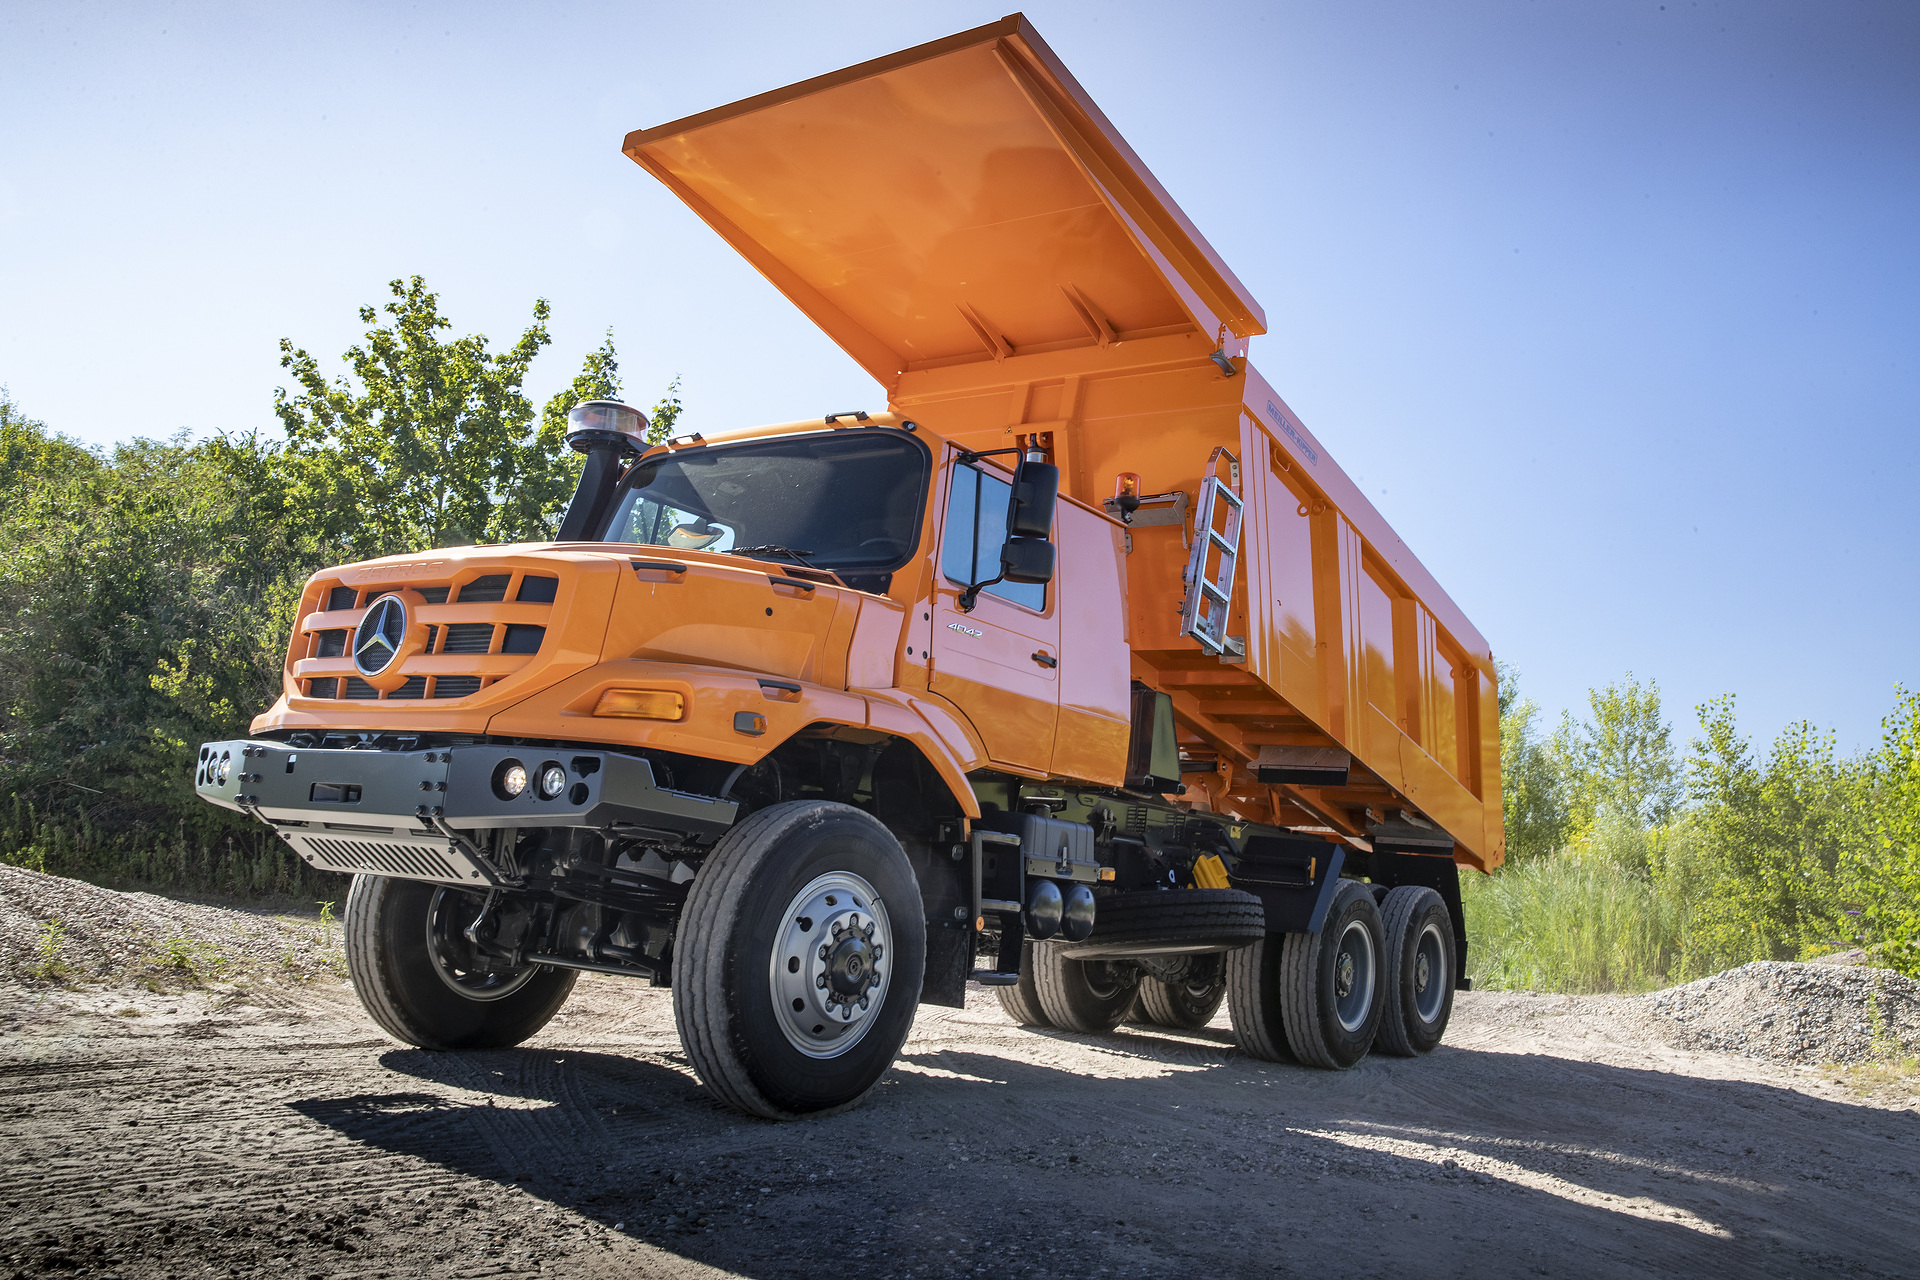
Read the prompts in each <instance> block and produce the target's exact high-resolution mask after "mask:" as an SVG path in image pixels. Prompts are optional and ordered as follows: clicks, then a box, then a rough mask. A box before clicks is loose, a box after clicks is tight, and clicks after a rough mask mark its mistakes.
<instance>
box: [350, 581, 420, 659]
mask: <svg viewBox="0 0 1920 1280" xmlns="http://www.w3.org/2000/svg"><path fill="white" fill-rule="evenodd" d="M406 634H407V606H406V605H404V604H402V603H401V602H400V597H399V596H382V597H381V598H380V599H379V600H376V601H375V602H374V605H373V608H371V609H369V610H367V616H366V617H364V618H362V619H361V620H360V630H359V631H358V632H356V633H355V636H354V646H353V665H354V666H356V667H358V668H360V674H361V675H367V676H377V675H379V674H380V673H381V672H382V671H385V670H386V669H387V668H388V667H389V666H390V665H392V663H393V660H394V657H395V656H396V655H398V654H399V652H400V640H401V638H402V637H403V636H405V635H406Z"/></svg>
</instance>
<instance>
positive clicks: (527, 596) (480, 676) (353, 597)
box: [293, 572, 560, 702]
mask: <svg viewBox="0 0 1920 1280" xmlns="http://www.w3.org/2000/svg"><path fill="white" fill-rule="evenodd" d="M323 590H324V591H325V593H326V594H325V596H324V601H325V606H324V609H323V610H322V613H321V616H320V618H318V619H316V621H320V622H323V623H324V622H331V623H333V625H331V626H321V627H316V628H315V629H314V630H313V631H311V632H309V633H307V634H306V635H305V636H302V637H298V638H296V641H295V645H296V647H295V648H294V651H293V654H294V659H295V661H307V660H313V661H314V662H316V664H317V663H318V662H319V661H320V660H328V661H329V664H330V665H331V666H332V671H331V672H329V673H328V674H325V675H321V674H319V673H317V672H316V673H312V674H309V675H307V676H306V677H305V678H304V679H303V680H302V682H301V688H302V689H303V690H304V692H305V695H306V696H307V697H309V698H326V699H335V700H346V701H355V702H422V701H439V700H444V699H454V698H467V697H472V696H473V695H474V694H477V693H479V692H480V691H481V690H482V689H483V688H485V687H486V686H488V685H490V684H492V683H493V682H494V681H495V680H498V679H500V678H501V677H502V675H504V674H505V673H506V672H508V671H511V670H512V669H513V667H514V666H516V665H518V660H519V659H523V658H526V657H530V656H531V655H533V654H537V653H539V652H540V649H541V646H542V645H543V644H544V643H545V640H546V635H547V626H546V625H542V624H539V623H527V622H518V621H516V622H511V623H509V622H506V621H505V620H504V619H497V620H494V621H480V620H479V619H481V618H486V617H488V615H490V614H493V613H495V612H496V611H495V610H491V609H486V608H476V609H473V610H471V611H470V612H466V616H467V617H468V618H471V619H474V620H473V621H459V622H450V621H447V620H446V618H445V616H444V615H442V616H440V617H438V618H436V619H435V620H434V621H433V622H431V623H428V625H427V627H426V648H425V650H424V653H425V654H430V655H433V661H432V662H431V663H430V664H428V663H423V664H422V665H434V666H437V665H439V661H438V659H440V658H441V657H443V656H444V657H450V658H451V657H458V656H461V655H467V656H471V657H476V658H478V657H486V658H488V661H487V663H486V665H485V667H484V668H483V669H482V670H479V671H475V672H474V673H473V674H466V673H460V674H448V675H428V674H426V673H425V672H422V673H421V674H418V675H415V674H413V672H414V671H415V670H417V669H418V668H416V667H414V666H413V662H414V659H413V658H411V657H408V658H402V659H401V660H400V666H399V671H400V672H401V673H402V674H405V675H406V677H407V679H406V682H405V683H404V684H402V685H401V686H400V687H399V688H398V689H395V690H393V691H391V692H389V693H382V692H380V691H379V690H378V689H375V688H374V687H373V686H372V685H370V684H368V683H367V682H366V681H365V680H363V679H361V678H360V677H359V676H358V675H355V674H352V673H351V672H352V668H351V667H350V666H349V664H347V663H345V662H342V661H341V659H344V658H346V657H347V656H348V655H350V654H351V653H352V652H353V646H354V630H353V627H352V625H349V624H350V621H351V620H350V618H348V617H333V618H328V617H326V616H325V615H326V614H329V613H331V614H336V615H337V614H341V613H343V612H344V611H347V610H353V609H364V608H371V607H373V605H374V603H375V602H376V601H378V600H379V599H380V598H381V597H382V596H386V595H392V594H394V593H397V592H402V591H404V592H407V593H409V594H410V595H412V594H417V595H418V597H419V598H420V599H421V600H423V601H425V602H426V603H427V604H428V605H430V606H436V607H437V609H439V608H447V609H448V611H449V612H453V616H454V617H456V618H458V617H460V616H461V614H460V612H455V610H458V609H459V607H460V606H463V605H482V606H484V605H489V604H500V605H504V604H506V602H507V601H508V600H512V601H514V602H515V603H514V605H511V606H508V608H507V609H504V610H500V611H498V612H506V613H508V614H509V616H511V614H512V613H513V612H516V611H519V607H520V606H524V605H547V606H550V605H552V604H553V603H554V602H555V600H556V599H557V598H558V596H559V592H560V579H559V577H557V576H555V575H552V574H544V573H518V572H515V573H487V574H482V575H481V576H479V577H477V578H473V579H470V580H469V581H467V582H465V583H459V582H458V581H457V580H456V581H455V582H454V583H449V582H446V581H442V582H439V583H384V582H383V583H380V584H379V585H377V586H372V587H365V588H360V587H350V586H346V585H345V584H340V585H326V586H324V587H323ZM450 603H451V608H449V604H450ZM437 609H436V611H437ZM546 612H548V611H547V610H544V609H543V610H541V613H546ZM522 616H525V615H524V613H523V614H522ZM534 616H536V617H539V616H541V615H540V613H536V614H535V615H534ZM501 655H513V657H514V658H515V660H516V661H514V662H512V663H508V664H506V666H505V667H504V668H503V667H502V666H501V665H500V664H499V662H498V658H499V656H501ZM453 665H454V666H455V667H456V669H457V668H458V666H459V665H460V664H459V663H454V664H453ZM477 665H479V664H476V666H477ZM311 670H312V669H311V668H309V671H310V672H311ZM322 670H325V668H322Z"/></svg>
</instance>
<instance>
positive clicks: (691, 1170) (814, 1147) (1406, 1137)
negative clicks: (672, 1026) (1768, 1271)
mask: <svg viewBox="0 0 1920 1280" xmlns="http://www.w3.org/2000/svg"><path fill="white" fill-rule="evenodd" d="M1048 1040H1052V1041H1054V1042H1055V1045H1054V1046H1053V1047H1050V1046H1048V1045H1047V1044H1046V1041H1048ZM1214 1041H1215V1037H1214V1036H1212V1035H1208V1036H1206V1037H1205V1038H1204V1039H1199V1038H1193V1037H1184V1036H1161V1035H1155V1034H1152V1033H1144V1034H1133V1033H1123V1034H1120V1035H1116V1036H1110V1037H1094V1036H1070V1035H1066V1034H1064V1033H1057V1032H1055V1033H1047V1034H1045V1035H1041V1036H1037V1037H1036V1042H1035V1045H1034V1048H1033V1051H1032V1052H1023V1053H1022V1055H1021V1057H1020V1058H1014V1057H1012V1056H1003V1055H1000V1054H995V1053H991V1052H978V1051H973V1050H956V1049H938V1048H928V1049H924V1050H922V1051H918V1052H910V1053H907V1054H904V1055H903V1056H902V1057H901V1059H900V1061H899V1063H898V1064H897V1065H896V1067H895V1069H894V1070H893V1071H892V1072H890V1073H889V1074H888V1076H887V1077H886V1079H885V1080H883V1082H882V1084H881V1085H880V1086H879V1087H878V1088H877V1089H876V1090H875V1091H874V1094H873V1095H872V1096H871V1097H870V1098H869V1099H868V1101H867V1102H866V1103H865V1104H863V1105H862V1106H861V1107H859V1108H857V1109H855V1110H853V1111H850V1112H848V1113H846V1114H843V1115H839V1116H833V1117H828V1118H822V1119H816V1120H802V1121H798V1122H794V1123H791V1124H771V1123H766V1122H761V1121H754V1120H748V1119H745V1118H743V1117H740V1116H738V1115H736V1114H734V1113H732V1112H730V1111H726V1110H724V1109H722V1108H721V1107H720V1106H718V1105H717V1104H716V1103H714V1102H713V1101H712V1100H711V1098H710V1097H709V1096H708V1095H707V1093H706V1092H705V1090H703V1089H702V1088H700V1086H699V1085H698V1084H697V1082H695V1081H694V1080H693V1079H692V1078H691V1076H690V1075H688V1074H687V1073H686V1072H684V1071H682V1070H677V1069H675V1068H673V1067H672V1066H669V1065H663V1064H661V1063H658V1062H649V1061H644V1060H638V1059H634V1058H627V1057H622V1056H618V1055H614V1054H608V1053H600V1052H583V1051H580V1050H565V1051H560V1050H548V1049H534V1050H518V1051H501V1052H487V1053H472V1054H445V1053H428V1052H423V1051H418V1050H398V1051H394V1052H390V1053H388V1054H386V1055H384V1056H383V1057H382V1059H381V1062H382V1064H383V1065H384V1066H385V1067H386V1068H387V1069H389V1070H390V1071H392V1072H393V1073H394V1074H395V1075H396V1076H397V1077H400V1078H401V1079H400V1080H397V1081H396V1084H397V1085H403V1086H404V1087H398V1088H396V1089H395V1090H394V1091H392V1092H390V1093H381V1094H365V1093H360V1094H353V1095H348V1096H339V1097H328V1096H324V1095H320V1096H314V1097H310V1098H307V1099H304V1100H302V1101H300V1102H297V1103H295V1104H292V1105H293V1106H294V1109H295V1110H297V1111H299V1112H300V1113H301V1114H303V1115H305V1116H307V1117H309V1118H311V1119H313V1120H315V1121H318V1122H320V1123H322V1124H324V1125H327V1126H328V1127H330V1128H332V1129H333V1130H335V1131H336V1132H338V1133H339V1134H341V1135H342V1136H344V1137H346V1138H348V1139H350V1140H352V1141H354V1142H356V1143H360V1144H363V1145H365V1146H367V1147H369V1148H373V1149H377V1150H381V1151H386V1152H390V1153H395V1154H400V1155H405V1156H410V1157H413V1158H415V1159H419V1160H422V1161H426V1162H428V1163H431V1164H434V1165H438V1166H441V1167H443V1168H445V1169H446V1170H448V1171H450V1172H453V1173H457V1174H460V1175H463V1176H466V1177H471V1178H476V1179H483V1180H488V1181H492V1182H496V1183H500V1184H517V1185H519V1186H521V1187H523V1188H525V1190H527V1191H528V1192H530V1193H532V1194H533V1195H535V1196H537V1197H540V1198H541V1199H543V1200H546V1201H548V1202H550V1203H551V1204H553V1205H554V1206H557V1207H560V1208H564V1209H567V1210H570V1211H572V1212H575V1213H578V1214H582V1215H585V1216H587V1217H590V1218H593V1219H596V1220H598V1221H600V1222H602V1223H605V1224H607V1225H608V1226H614V1225H616V1224H617V1225H618V1229H619V1230H620V1231H622V1232H623V1233H624V1234H626V1235H629V1236H632V1237H635V1238H639V1239H644V1240H646V1241H648V1242H650V1243H652V1244H654V1245H656V1246H658V1247H660V1248H662V1249H665V1250H668V1251H670V1252H672V1253H676V1254H679V1255H682V1256H685V1257H688V1258H694V1259H698V1260H700V1261H702V1262H706V1263H709V1264H712V1265H716V1266H721V1267H724V1268H727V1269H729V1270H731V1271H734V1272H736V1273H739V1274H742V1275H747V1276H755V1277H773V1276H788V1275H810V1274H818V1272H819V1267H820V1262H821V1259H822V1258H823V1257H826V1258H834V1259H837V1260H845V1261H847V1262H849V1263H853V1262H864V1263H865V1264H866V1265H867V1266H869V1267H878V1268H880V1269H881V1270H882V1271H883V1272H885V1273H888V1274H892V1273H895V1272H898V1271H902V1270H904V1269H906V1267H908V1266H913V1267H923V1268H924V1267H931V1268H932V1269H933V1271H934V1272H936V1273H941V1274H947V1273H952V1274H958V1273H961V1272H964V1271H968V1270H974V1271H978V1272H981V1273H984V1274H989V1275H998V1274H1006V1275H1015V1274H1025V1273H1026V1272H1027V1271H1028V1270H1030V1269H1031V1270H1034V1271H1035V1272H1036V1273H1037V1272H1041V1271H1044V1272H1045V1273H1047V1274H1051V1275H1083V1274H1084V1275H1093V1274H1097V1273H1100V1272H1102V1271H1107V1272H1110V1273H1111V1272H1113V1271H1116V1270H1120V1269H1124V1270H1128V1271H1131V1272H1133V1273H1135V1274H1141V1273H1142V1270H1143V1269H1144V1270H1145V1271H1146V1272H1149V1273H1153V1274H1183V1273H1189V1272H1196V1271H1200V1270H1206V1271H1208V1272H1210V1273H1213V1274H1226V1275H1241V1274H1255V1273H1258V1274H1263V1275H1270V1274H1272V1273H1273V1264H1274V1259H1275V1257H1276V1256H1277V1255H1276V1254H1275V1253H1274V1252H1273V1249H1274V1248H1275V1244H1276V1242H1278V1241H1284V1240H1286V1239H1287V1238H1289V1237H1296V1238H1298V1239H1299V1240H1300V1242H1301V1243H1302V1245H1303V1247H1304V1245H1305V1243H1306V1242H1307V1241H1311V1242H1312V1245H1311V1247H1312V1250H1313V1252H1314V1254H1315V1256H1316V1257H1318V1258H1320V1259H1321V1260H1322V1262H1323V1263H1324V1264H1325V1265H1326V1266H1327V1267H1330V1268H1331V1269H1332V1271H1333V1272H1334V1273H1335V1274H1342V1273H1345V1272H1347V1271H1351V1270H1364V1271H1372V1270H1375V1269H1376V1268H1377V1267H1378V1266H1379V1265H1380V1263H1381V1262H1382V1261H1383V1260H1385V1259H1387V1258H1390V1257H1392V1256H1394V1255H1395V1254H1396V1253H1399V1252H1401V1251H1406V1253H1407V1256H1408V1257H1409V1258H1425V1259H1427V1260H1428V1262H1429V1264H1431V1263H1432V1260H1433V1258H1434V1256H1435V1254H1434V1251H1435V1249H1436V1242H1437V1241H1441V1240H1447V1243H1446V1247H1445V1249H1444V1250H1441V1251H1440V1252H1441V1253H1443V1254H1444V1258H1445V1261H1444V1262H1443V1263H1441V1264H1440V1265H1439V1266H1438V1268H1437V1272H1438V1273H1439V1274H1453V1273H1455V1272H1456V1271H1457V1272H1458V1273H1460V1274H1466V1273H1468V1272H1472V1271H1484V1270H1486V1269H1494V1270H1497V1271H1499V1272H1502V1273H1505V1272H1510V1271H1513V1270H1516V1269H1522V1265H1523V1264H1524V1269H1528V1270H1532V1269H1534V1265H1533V1264H1534V1263H1535V1262H1538V1263H1539V1265H1540V1266H1541V1267H1552V1268H1553V1269H1558V1268H1559V1267H1560V1266H1562V1265H1565V1264H1569V1263H1571V1264H1573V1265H1572V1269H1573V1270H1575V1271H1577V1272H1579V1273H1580V1274H1589V1275H1607V1274H1621V1275H1626V1274H1641V1273H1644V1272H1645V1271H1647V1270H1649V1269H1658V1270H1680V1269H1683V1268H1684V1269H1686V1270H1688V1271H1694V1272H1702V1273H1708V1274H1719V1273H1729V1274H1731V1273H1735V1272H1750V1271H1753V1270H1759V1269H1765V1268H1769V1267H1772V1268H1778V1267H1779V1266H1781V1265H1786V1266H1787V1267H1788V1268H1789V1269H1793V1268H1794V1267H1796V1266H1814V1265H1823V1266H1824V1265H1825V1263H1824V1262H1822V1260H1827V1261H1829V1262H1830V1261H1831V1260H1834V1259H1845V1260H1846V1261H1847V1263H1848V1264H1849V1266H1852V1267H1856V1268H1863V1269H1866V1270H1868V1271H1873V1270H1876V1269H1884V1270H1887V1271H1892V1272H1899V1271H1902V1270H1904V1269H1905V1268H1906V1267H1907V1266H1908V1265H1909V1264H1910V1254H1909V1252H1908V1245H1909V1242H1910V1239H1911V1237H1910V1235H1909V1234H1908V1229H1909V1228H1910V1227H1911V1226H1912V1224H1913V1223H1914V1221H1915V1220H1916V1219H1917V1218H1920V1212H1916V1211H1917V1210H1920V1193H1916V1188H1915V1185H1914V1178H1913V1172H1912V1170H1913V1169H1914V1167H1915V1159H1916V1152H1920V1119H1916V1117H1915V1116H1914V1115H1913V1114H1911V1113H1895V1112H1888V1111H1885V1110H1881V1109H1878V1108H1873V1107H1866V1106H1855V1105H1851V1104H1847V1103H1843V1102H1834V1101H1827V1100H1821V1099H1816V1098H1812V1097H1809V1096H1807V1095H1805V1094H1802V1093H1798V1092H1796V1091H1794V1090H1792V1089H1788V1088H1782V1087H1778V1086H1775V1085H1768V1084H1757V1083H1752V1082H1746V1081H1728V1080H1708V1079H1701V1078H1698V1077H1693V1076H1685V1075H1679V1074H1675V1073H1671V1072H1665V1071H1660V1070H1657V1069H1651V1068H1644V1069H1643V1068H1631V1067H1620V1066H1605V1065H1599V1064H1595V1063H1591V1062H1584V1061H1572V1060H1566V1059H1558V1058H1551V1057H1545V1056H1540V1055H1529V1054H1509V1053H1491V1052H1481V1051H1476V1050H1468V1049H1448V1048H1443V1049H1441V1050H1439V1051H1438V1052H1436V1053H1435V1054H1433V1055H1432V1056H1431V1057H1429V1058H1427V1059H1424V1060H1418V1061H1406V1060H1394V1059H1373V1058H1370V1059H1368V1060H1367V1061H1366V1062H1364V1063H1362V1064H1361V1066H1360V1067H1358V1068H1356V1069H1355V1070H1353V1071H1350V1072H1345V1073H1338V1074H1335V1073H1324V1072H1314V1071H1307V1070H1304V1069H1300V1068H1295V1067H1287V1066H1281V1065H1277V1064H1272V1063H1263V1062H1256V1061H1253V1060H1251V1059H1248V1058H1246V1057H1244V1056H1242V1055H1240V1054H1239V1053H1237V1052H1236V1051H1233V1050H1232V1049H1231V1048H1229V1047H1227V1046H1225V1045H1220V1044H1217V1043H1214ZM1162 1042H1169V1043H1162ZM910 1047H911V1046H910ZM1088 1047H1091V1048H1094V1049H1096V1050H1098V1051H1099V1052H1100V1053H1101V1054H1104V1055H1117V1056H1118V1057H1120V1058H1121V1059H1123V1063H1122V1065H1123V1066H1124V1068H1125V1070H1124V1073H1121V1072H1113V1073H1109V1074H1101V1073H1100V1071H1099V1070H1098V1069H1096V1070H1094V1071H1091V1072H1090V1071H1088V1070H1085V1069H1080V1070H1067V1069H1065V1068H1064V1067H1062V1066H1060V1065H1057V1064H1056V1063H1049V1062H1048V1061H1046V1060H1045V1059H1048V1058H1054V1059H1059V1058H1064V1057H1066V1056H1068V1054H1069V1053H1071V1054H1073V1055H1076V1056H1080V1057H1084V1056H1085V1052H1086V1048H1088ZM1034 1059H1038V1060H1034ZM1167 1077H1177V1078H1174V1079H1170V1078H1167ZM1829 1153H1844V1154H1829ZM1903 1224H1904V1225H1903ZM1449 1237H1450V1239H1448V1238H1449ZM1568 1249H1573V1250H1575V1251H1576V1252H1575V1253H1574V1254H1572V1255H1569V1254H1568V1253H1567V1250H1568ZM1796 1260H1797V1261H1796ZM1429 1269H1433V1268H1432V1267H1431V1266H1429Z"/></svg>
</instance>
